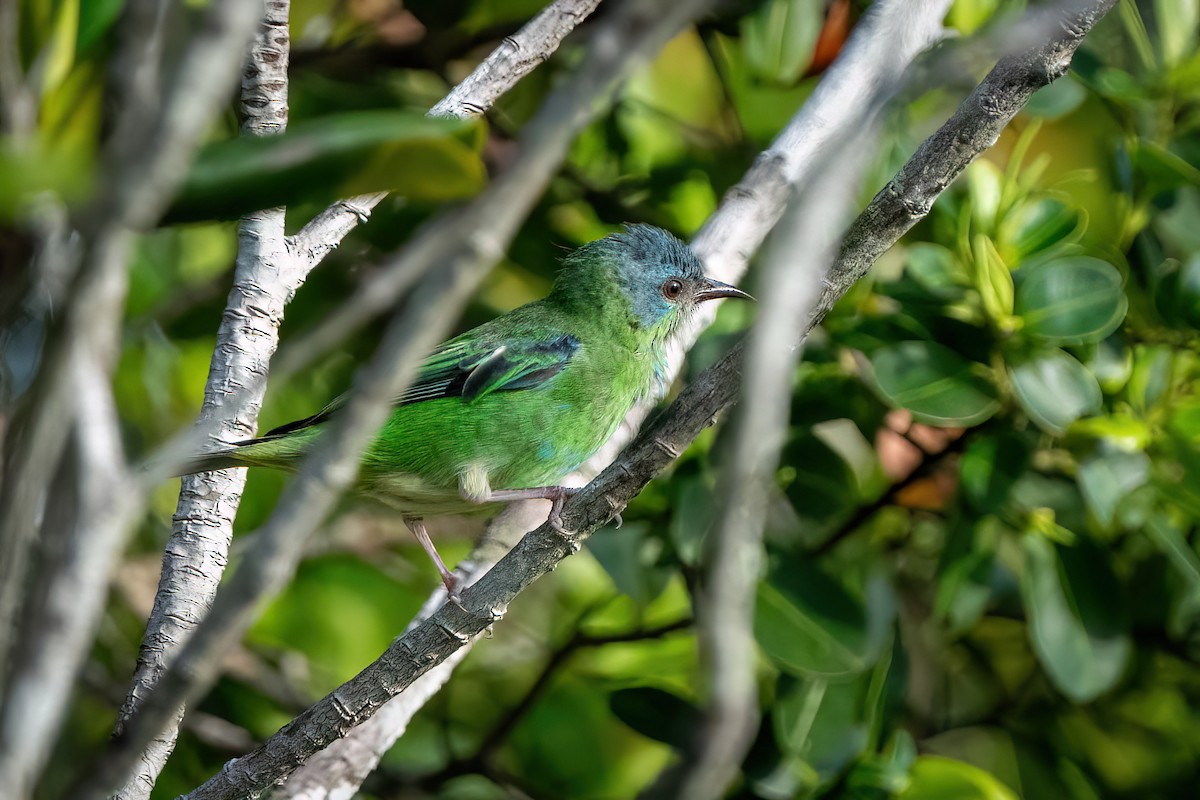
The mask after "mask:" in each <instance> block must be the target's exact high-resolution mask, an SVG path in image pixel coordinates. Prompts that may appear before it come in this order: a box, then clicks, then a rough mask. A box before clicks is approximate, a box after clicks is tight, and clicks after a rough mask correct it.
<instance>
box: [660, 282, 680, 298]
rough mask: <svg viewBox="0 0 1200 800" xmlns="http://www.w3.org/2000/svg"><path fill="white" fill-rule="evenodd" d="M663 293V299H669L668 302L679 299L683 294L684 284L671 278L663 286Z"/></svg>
mask: <svg viewBox="0 0 1200 800" xmlns="http://www.w3.org/2000/svg"><path fill="white" fill-rule="evenodd" d="M662 293H663V297H665V298H667V299H668V300H674V299H676V298H678V297H679V295H681V294H683V282H682V281H679V280H676V279H675V278H671V280H669V281H667V282H666V283H664V284H663V285H662Z"/></svg>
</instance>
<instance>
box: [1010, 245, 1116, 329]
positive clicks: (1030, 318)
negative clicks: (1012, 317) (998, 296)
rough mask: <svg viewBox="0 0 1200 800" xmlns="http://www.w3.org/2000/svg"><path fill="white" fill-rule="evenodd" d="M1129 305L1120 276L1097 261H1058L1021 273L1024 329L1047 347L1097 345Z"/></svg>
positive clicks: (1018, 307)
mask: <svg viewBox="0 0 1200 800" xmlns="http://www.w3.org/2000/svg"><path fill="white" fill-rule="evenodd" d="M1127 306H1128V303H1127V301H1126V299H1125V292H1124V291H1123V289H1122V286H1121V273H1120V272H1118V271H1117V268H1116V267H1114V266H1113V265H1112V264H1109V263H1108V262H1106V261H1101V260H1100V259H1098V258H1089V257H1087V256H1072V257H1071V258H1059V259H1055V260H1053V261H1048V262H1046V263H1045V264H1039V265H1037V266H1035V267H1030V268H1029V269H1026V270H1022V271H1021V273H1020V283H1019V285H1018V286H1017V298H1016V313H1017V315H1018V316H1020V317H1021V318H1022V319H1023V320H1024V321H1025V326H1024V328H1023V329H1022V330H1024V331H1025V332H1026V333H1029V334H1031V335H1033V336H1036V337H1038V338H1039V339H1042V340H1044V341H1047V342H1052V343H1054V344H1083V343H1086V342H1098V341H1100V340H1101V339H1103V338H1104V337H1105V336H1108V335H1109V334H1110V333H1112V332H1113V331H1114V330H1116V329H1117V326H1118V325H1120V324H1121V321H1122V320H1124V319H1125V311H1126V308H1127Z"/></svg>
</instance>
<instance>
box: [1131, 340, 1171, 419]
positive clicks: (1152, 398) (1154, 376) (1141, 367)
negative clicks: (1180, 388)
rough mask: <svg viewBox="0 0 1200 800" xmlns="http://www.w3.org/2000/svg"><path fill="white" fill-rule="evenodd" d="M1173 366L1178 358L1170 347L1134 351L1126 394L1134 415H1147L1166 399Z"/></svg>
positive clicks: (1143, 346) (1139, 348)
mask: <svg viewBox="0 0 1200 800" xmlns="http://www.w3.org/2000/svg"><path fill="white" fill-rule="evenodd" d="M1174 364H1175V355H1174V353H1173V352H1172V350H1171V348H1170V347H1169V346H1168V345H1165V344H1154V345H1138V346H1136V347H1135V348H1134V349H1133V373H1132V374H1131V375H1130V376H1129V384H1128V386H1127V387H1126V394H1127V396H1128V397H1129V403H1130V405H1132V406H1133V408H1134V410H1135V411H1138V412H1139V413H1142V414H1144V413H1146V412H1147V411H1149V410H1150V409H1152V408H1154V407H1155V406H1156V405H1158V404H1159V402H1160V401H1161V400H1162V399H1163V398H1164V397H1165V396H1166V394H1167V390H1168V389H1170V388H1171V372H1172V371H1173V368H1174Z"/></svg>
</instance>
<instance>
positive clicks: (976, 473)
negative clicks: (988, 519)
mask: <svg viewBox="0 0 1200 800" xmlns="http://www.w3.org/2000/svg"><path fill="white" fill-rule="evenodd" d="M1030 455H1031V453H1030V448H1029V442H1028V441H1027V440H1026V439H1025V438H1024V437H1021V436H1018V435H1016V434H1014V433H1009V432H1004V433H1000V434H998V435H996V436H986V437H984V438H981V439H976V440H975V441H973V442H971V444H970V445H969V446H968V447H967V451H966V452H965V453H964V454H963V460H962V471H961V481H962V488H963V494H964V496H965V497H966V498H967V501H968V502H969V503H971V505H973V506H974V507H975V508H977V509H979V510H980V511H982V512H984V513H991V512H993V511H996V510H998V509H999V508H1000V506H1001V505H1003V503H1004V501H1005V500H1007V499H1008V493H1009V491H1010V490H1011V489H1012V487H1013V484H1014V483H1016V481H1017V478H1019V477H1021V474H1022V473H1023V472H1025V468H1026V467H1028V466H1029V459H1030Z"/></svg>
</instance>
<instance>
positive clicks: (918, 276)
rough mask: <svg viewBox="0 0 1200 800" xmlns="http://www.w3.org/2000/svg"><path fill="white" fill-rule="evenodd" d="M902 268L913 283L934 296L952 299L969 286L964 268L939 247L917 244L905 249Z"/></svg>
mask: <svg viewBox="0 0 1200 800" xmlns="http://www.w3.org/2000/svg"><path fill="white" fill-rule="evenodd" d="M904 254H905V257H906V264H905V269H906V270H907V271H908V274H909V275H911V276H912V278H913V280H915V281H916V282H917V283H919V284H921V285H922V286H923V287H925V289H927V290H928V291H929V292H930V293H931V294H934V295H936V296H938V297H956V296H958V295H960V294H961V293H962V288H963V287H964V286H969V285H970V278H969V276H968V275H967V271H966V269H965V268H964V267H963V266H962V264H960V263H959V261H958V259H957V258H955V257H954V254H953V253H952V252H950V250H949V249H948V248H946V247H942V246H941V245H939V244H930V243H927V242H918V243H916V244H913V245H911V246H909V247H908V248H906V249H905V251H904Z"/></svg>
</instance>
